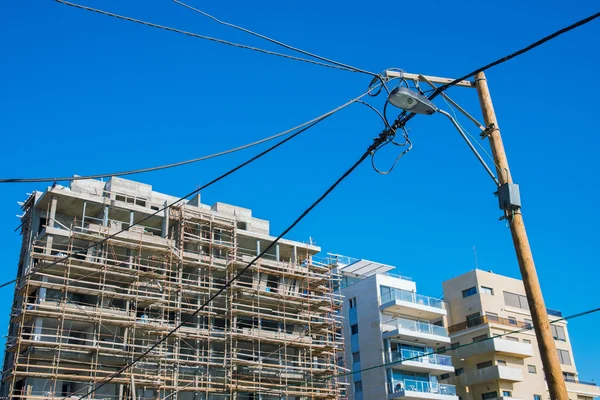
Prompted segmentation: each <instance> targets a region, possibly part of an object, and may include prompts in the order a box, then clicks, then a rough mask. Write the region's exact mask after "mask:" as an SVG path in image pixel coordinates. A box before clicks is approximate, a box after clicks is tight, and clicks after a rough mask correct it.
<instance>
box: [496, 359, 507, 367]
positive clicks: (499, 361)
mask: <svg viewBox="0 0 600 400" xmlns="http://www.w3.org/2000/svg"><path fill="white" fill-rule="evenodd" d="M496 364H498V365H504V366H506V361H504V360H496Z"/></svg>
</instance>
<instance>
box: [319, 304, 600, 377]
mask: <svg viewBox="0 0 600 400" xmlns="http://www.w3.org/2000/svg"><path fill="white" fill-rule="evenodd" d="M598 311H600V307H598V308H593V309H590V310H586V311H582V312H579V313H576V314H572V315H569V316H567V317H562V318H559V319H556V320H553V321H550V324H556V323H557V322H561V321H568V320H571V319H575V318H579V317H583V316H585V315H589V314H593V313H596V312H598ZM490 322H492V323H493V322H494V321H493V320H490ZM532 329H534V327H533V325H530V326H526V327H524V328H521V329H516V330H513V331H510V332H505V333H501V334H497V335H493V336H490V337H487V338H484V339H481V340H477V341H474V342H470V343H465V344H462V345H454V346H451V347H448V348H444V349H439V350H434V351H430V352H426V353H422V354H419V355H417V356H414V357H406V358H402V359H400V360H397V361H391V362H386V363H381V364H377V365H373V366H370V367H365V368H362V369H359V370H356V371H349V372H344V373H340V374H331V375H327V376H323V377H321V378H320V379H318V380H316V381H320V380H327V379H332V378H341V377H344V376H348V375H352V374H357V373H362V372H365V371H370V370H373V369H377V368H383V367H389V366H392V365H396V364H400V363H403V362H406V361H412V360H418V359H420V358H423V357H428V356H432V355H436V354H444V353H447V352H449V351H453V350H457V349H460V348H464V347H468V346H472V345H475V344H477V343H481V342H485V341H488V340H493V339H498V338H502V337H504V336H508V335H513V334H515V333H521V332H526V331H530V330H532Z"/></svg>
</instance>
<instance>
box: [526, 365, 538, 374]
mask: <svg viewBox="0 0 600 400" xmlns="http://www.w3.org/2000/svg"><path fill="white" fill-rule="evenodd" d="M527 370H528V371H529V373H530V374H537V370H536V369H535V365H528V366H527Z"/></svg>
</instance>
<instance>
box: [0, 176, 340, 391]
mask: <svg viewBox="0 0 600 400" xmlns="http://www.w3.org/2000/svg"><path fill="white" fill-rule="evenodd" d="M175 200H176V198H175V197H173V196H169V195H165V194H162V193H158V192H156V191H153V190H152V187H151V186H149V185H145V184H141V183H138V182H133V181H129V180H125V179H119V178H112V179H110V180H109V181H107V182H101V181H96V180H80V181H74V182H73V183H72V184H71V185H70V187H63V186H60V185H55V186H53V187H51V188H48V189H47V190H45V191H43V192H35V193H33V194H32V195H31V196H30V197H29V198H28V199H27V200H26V201H25V202H24V204H23V205H22V208H23V212H24V214H23V216H22V217H21V222H22V225H21V234H22V237H23V240H22V247H21V252H20V258H19V265H18V271H17V277H18V278H19V279H18V282H17V284H16V288H15V295H14V302H13V304H12V311H11V315H10V325H9V332H8V339H7V344H6V353H5V357H4V370H3V375H2V388H1V391H2V396H3V397H5V398H11V399H25V398H26V399H53V398H60V399H64V398H70V397H75V396H76V397H80V396H82V395H84V394H86V393H87V392H88V391H89V390H92V389H93V388H95V387H96V386H97V385H99V384H102V383H103V382H105V381H106V380H107V379H108V378H109V377H110V376H111V375H113V374H114V373H115V372H117V371H118V370H119V369H121V368H122V367H124V366H125V365H127V364H128V363H129V362H131V361H132V360H134V359H136V358H137V357H138V356H139V355H140V354H142V353H143V352H145V351H146V350H148V349H149V348H150V346H152V345H153V344H155V343H156V342H157V341H159V340H161V339H163V338H165V336H167V334H168V333H169V332H170V331H171V330H173V328H174V327H176V326H177V325H179V324H181V323H183V326H182V327H181V328H180V329H179V330H177V331H176V332H175V333H174V334H172V335H171V336H169V337H168V339H167V340H166V341H164V342H163V343H161V344H160V345H159V346H157V347H156V348H154V349H152V351H151V352H150V353H149V354H148V355H147V356H145V357H144V358H143V359H141V360H140V361H139V362H137V363H136V364H135V365H134V366H133V367H131V368H129V369H127V370H126V371H124V372H123V373H121V374H118V375H116V376H114V379H112V380H111V381H110V383H109V384H106V385H104V386H102V387H101V388H100V389H99V390H98V391H97V392H95V393H94V398H96V399H186V400H187V399H228V400H229V399H237V400H242V399H264V400H270V399H277V400H279V399H283V398H285V399H309V398H310V399H335V398H339V397H340V396H341V393H342V388H341V386H340V385H339V384H338V380H337V379H322V377H323V376H330V375H336V374H338V372H339V371H341V368H342V367H339V366H338V365H337V360H338V358H339V357H338V353H339V352H340V351H342V349H343V338H342V337H341V334H340V327H341V318H340V315H339V310H340V307H341V305H342V302H341V297H340V295H339V293H337V294H336V293H335V291H336V287H337V286H338V285H339V281H338V278H336V274H335V272H334V271H332V266H331V265H328V264H326V263H319V262H317V261H316V260H314V259H313V256H314V255H315V254H316V253H318V252H319V251H320V249H319V248H318V247H316V246H313V245H310V244H305V243H300V242H295V241H291V240H286V239H283V240H281V241H280V242H279V244H278V245H277V246H275V247H274V248H273V249H272V250H271V251H269V253H268V254H266V255H265V256H264V257H263V258H261V259H260V260H259V261H258V262H256V264H255V265H254V266H252V267H251V268H250V269H249V270H248V271H246V272H245V273H243V274H242V275H241V276H240V277H239V279H237V280H236V281H235V282H234V283H233V284H232V285H231V286H230V287H229V288H228V289H226V290H225V291H224V292H223V293H222V294H221V295H219V296H218V297H216V298H215V299H214V300H213V301H212V302H210V303H209V304H208V306H207V307H206V308H204V309H203V310H202V311H200V312H199V313H197V315H194V312H195V311H197V310H198V308H200V306H201V305H202V304H204V302H205V301H207V299H208V298H209V297H210V296H211V295H213V294H215V293H216V292H217V291H218V290H219V289H220V288H222V287H223V285H224V284H225V282H226V281H228V280H230V279H232V278H233V277H234V276H235V275H236V274H237V273H238V272H239V271H240V270H241V269H242V268H244V267H245V266H246V265H247V263H248V262H250V261H251V260H252V259H253V258H254V257H255V256H256V255H257V254H258V253H260V251H261V249H265V248H266V246H267V245H268V244H269V243H271V242H272V241H273V240H274V237H273V236H271V235H270V234H269V222H268V221H265V220H261V219H257V218H254V217H252V213H251V210H249V209H245V208H241V207H235V206H231V205H227V204H223V203H216V204H214V205H212V206H208V205H204V204H202V203H201V202H200V198H199V196H197V197H194V198H193V199H191V200H189V201H184V202H181V203H179V204H177V205H174V206H171V207H169V208H167V209H166V210H165V211H159V210H161V209H162V208H163V207H164V206H165V205H167V204H171V203H172V202H173V201H175ZM157 211H159V212H157ZM142 219H144V221H143V222H142V223H141V224H140V225H136V226H132V227H131V228H130V229H128V230H126V231H125V232H122V233H119V234H118V235H116V236H114V237H110V236H111V235H113V234H115V233H117V232H119V231H120V230H122V229H123V228H128V227H129V226H131V225H133V224H134V223H137V222H138V221H141V220H142ZM103 239H108V240H106V242H104V243H102V244H97V243H98V242H99V241H100V240H103ZM66 256H69V258H66V259H65V257H66Z"/></svg>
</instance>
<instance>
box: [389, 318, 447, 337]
mask: <svg viewBox="0 0 600 400" xmlns="http://www.w3.org/2000/svg"><path fill="white" fill-rule="evenodd" d="M381 328H382V330H383V331H384V332H389V331H393V330H396V329H398V330H400V329H406V330H409V331H413V332H421V333H428V334H431V335H438V336H448V331H446V328H444V327H443V326H438V325H433V324H430V323H428V322H420V321H414V320H411V319H406V318H395V319H393V320H390V321H387V322H385V323H383V324H381Z"/></svg>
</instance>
